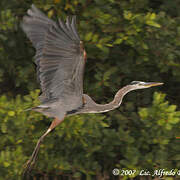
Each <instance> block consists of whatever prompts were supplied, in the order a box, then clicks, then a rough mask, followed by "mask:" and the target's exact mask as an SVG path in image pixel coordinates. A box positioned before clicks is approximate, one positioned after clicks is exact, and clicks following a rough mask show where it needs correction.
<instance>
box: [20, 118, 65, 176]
mask: <svg viewBox="0 0 180 180" xmlns="http://www.w3.org/2000/svg"><path fill="white" fill-rule="evenodd" d="M63 120H64V119H62V120H60V119H58V118H55V119H54V120H53V122H52V123H51V125H50V126H49V128H48V130H47V131H46V132H45V133H44V134H43V135H42V136H41V137H40V138H39V140H38V142H37V144H36V147H35V149H34V151H33V153H32V155H31V158H30V159H29V160H28V161H27V163H26V164H25V169H24V172H23V176H26V174H28V173H29V172H30V171H31V169H32V167H33V165H34V163H35V161H36V158H37V154H38V151H39V148H40V145H41V143H42V141H43V140H44V138H45V137H46V136H47V135H48V134H49V133H50V132H51V131H52V130H53V129H54V128H55V127H56V126H57V125H59V124H60V123H61V122H62V121H63Z"/></svg>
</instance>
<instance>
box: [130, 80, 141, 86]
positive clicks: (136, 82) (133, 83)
mask: <svg viewBox="0 0 180 180" xmlns="http://www.w3.org/2000/svg"><path fill="white" fill-rule="evenodd" d="M139 83H140V81H132V82H131V85H135V84H139Z"/></svg>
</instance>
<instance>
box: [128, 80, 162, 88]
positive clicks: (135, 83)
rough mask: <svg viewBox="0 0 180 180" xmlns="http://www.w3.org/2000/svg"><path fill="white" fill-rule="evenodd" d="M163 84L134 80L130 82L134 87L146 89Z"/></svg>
mask: <svg viewBox="0 0 180 180" xmlns="http://www.w3.org/2000/svg"><path fill="white" fill-rule="evenodd" d="M160 85H163V83H161V82H142V81H132V82H131V83H130V86H132V87H133V89H145V88H150V87H153V86H160Z"/></svg>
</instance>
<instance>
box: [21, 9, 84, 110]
mask: <svg viewBox="0 0 180 180" xmlns="http://www.w3.org/2000/svg"><path fill="white" fill-rule="evenodd" d="M27 14H28V16H25V17H24V18H23V22H22V28H23V30H24V32H25V33H26V34H27V36H28V37H29V39H30V40H31V42H32V43H33V46H34V47H35V48H36V55H35V63H36V65H37V76H38V79H39V80H40V84H41V89H42V92H43V93H42V95H41V96H40V100H41V101H42V103H44V102H47V101H49V102H50V101H51V100H52V99H57V98H58V99H60V100H61V101H62V102H63V103H64V104H68V106H67V107H68V108H69V109H75V108H77V107H80V106H81V105H82V93H83V69H84V60H83V58H84V57H83V52H82V49H81V45H80V38H79V35H78V33H77V30H76V17H75V16H73V17H72V19H71V18H69V17H67V19H66V23H64V22H63V21H62V20H61V19H59V20H58V24H57V23H55V22H54V21H53V20H51V19H49V18H48V17H47V16H46V15H45V14H43V13H42V12H41V11H40V10H39V9H37V8H36V7H35V6H34V5H32V7H31V9H29V10H28V11H27ZM72 101H73V102H72ZM68 102H69V103H68ZM70 102H71V103H70Z"/></svg>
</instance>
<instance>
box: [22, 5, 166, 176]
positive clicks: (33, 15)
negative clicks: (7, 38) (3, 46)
mask: <svg viewBox="0 0 180 180" xmlns="http://www.w3.org/2000/svg"><path fill="white" fill-rule="evenodd" d="M27 14H28V16H25V17H24V18H23V22H22V29H23V31H24V32H25V33H26V35H27V36H28V38H29V39H30V40H31V42H32V44H33V46H34V47H35V49H36V55H35V63H36V65H37V78H38V80H39V82H40V86H41V90H42V94H41V95H40V97H39V99H40V102H41V105H39V106H37V107H34V108H32V110H34V111H38V112H41V113H43V114H44V115H46V116H48V117H54V118H55V119H54V121H53V122H52V123H51V125H50V127H49V128H48V130H47V131H46V132H45V134H44V135H43V136H41V138H40V139H39V141H38V142H37V145H36V147H35V149H34V151H33V154H32V156H31V158H30V159H29V160H28V162H27V164H26V169H25V171H24V172H25V174H26V172H29V171H30V170H31V168H32V166H33V164H34V162H35V160H36V157H37V154H38V151H39V147H40V144H41V142H42V141H43V139H44V137H45V136H46V135H47V134H48V133H49V132H51V130H52V129H54V128H55V127H56V126H57V125H58V124H60V123H61V122H62V121H63V119H64V117H66V116H69V115H74V114H81V113H102V112H107V111H110V110H113V109H115V108H117V107H119V106H120V104H121V102H122V99H123V97H124V95H125V94H127V93H128V92H129V91H132V90H135V89H144V88H149V87H152V86H158V85H162V84H163V83H155V82H151V83H145V82H140V81H133V82H132V83H131V84H129V85H127V86H125V87H123V88H122V89H120V90H119V91H118V92H117V93H116V95H115V97H114V100H113V101H112V102H110V103H108V104H103V105H102V104H97V103H95V102H94V101H93V100H92V99H91V98H90V97H89V96H88V95H87V94H83V72H84V67H85V61H86V52H85V50H84V47H83V43H82V41H80V38H79V35H78V32H77V30H76V17H75V16H73V17H72V19H70V18H69V17H68V18H67V20H66V23H64V22H63V21H62V20H60V19H59V21H58V22H57V23H56V22H54V21H53V20H51V19H49V18H48V17H47V16H46V15H44V14H43V13H42V12H41V11H40V10H39V9H37V8H36V7H35V6H34V5H32V7H31V9H29V10H28V11H27Z"/></svg>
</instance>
